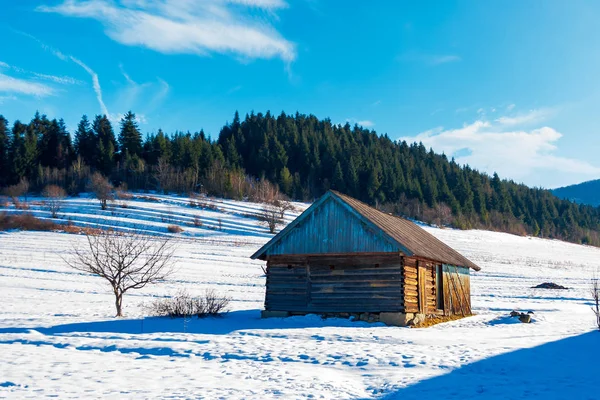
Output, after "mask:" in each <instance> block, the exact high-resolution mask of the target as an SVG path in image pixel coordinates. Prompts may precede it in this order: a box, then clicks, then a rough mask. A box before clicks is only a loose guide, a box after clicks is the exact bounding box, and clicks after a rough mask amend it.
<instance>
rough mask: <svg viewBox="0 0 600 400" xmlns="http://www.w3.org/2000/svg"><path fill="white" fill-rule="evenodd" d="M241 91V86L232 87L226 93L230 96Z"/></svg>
mask: <svg viewBox="0 0 600 400" xmlns="http://www.w3.org/2000/svg"><path fill="white" fill-rule="evenodd" d="M241 89H242V85H237V86H234V87H232V88H231V89H229V90H228V91H227V94H232V93H235V92H237V91H240V90H241Z"/></svg>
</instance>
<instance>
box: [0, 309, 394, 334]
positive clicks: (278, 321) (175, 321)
mask: <svg viewBox="0 0 600 400" xmlns="http://www.w3.org/2000/svg"><path fill="white" fill-rule="evenodd" d="M376 326H383V324H380V323H377V324H373V323H367V322H360V321H351V320H349V319H341V318H328V319H323V318H321V317H320V316H317V315H307V316H298V317H288V318H267V319H263V318H261V317H260V310H258V309H254V310H242V311H232V312H229V313H226V314H224V315H223V316H220V317H206V318H197V317H191V318H185V319H184V318H169V317H149V318H141V319H117V318H115V319H111V320H105V321H93V322H78V323H72V324H61V325H55V326H50V327H24V328H0V334H3V333H27V332H29V331H37V332H40V333H42V334H44V335H68V334H72V333H115V334H132V335H134V334H135V335H137V334H152V333H191V334H207V335H226V334H230V333H232V332H235V331H241V330H249V329H304V328H323V327H350V328H373V327H376Z"/></svg>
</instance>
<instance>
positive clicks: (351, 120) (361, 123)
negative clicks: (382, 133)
mask: <svg viewBox="0 0 600 400" xmlns="http://www.w3.org/2000/svg"><path fill="white" fill-rule="evenodd" d="M346 122H348V123H350V124H356V125H359V126H362V127H363V128H372V127H374V126H375V123H374V122H373V121H370V120H368V119H363V120H360V121H359V120H357V119H356V118H346Z"/></svg>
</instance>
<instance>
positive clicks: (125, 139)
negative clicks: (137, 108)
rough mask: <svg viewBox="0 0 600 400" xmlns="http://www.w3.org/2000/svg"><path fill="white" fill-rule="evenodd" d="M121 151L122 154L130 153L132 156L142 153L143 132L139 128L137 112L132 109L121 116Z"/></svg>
mask: <svg viewBox="0 0 600 400" xmlns="http://www.w3.org/2000/svg"><path fill="white" fill-rule="evenodd" d="M119 151H120V152H121V154H125V153H129V155H130V156H134V155H136V156H138V157H139V156H141V154H142V134H141V132H140V131H139V129H138V124H137V121H136V119H135V114H134V113H132V112H131V111H129V112H127V114H125V115H124V116H123V118H121V132H120V133H119Z"/></svg>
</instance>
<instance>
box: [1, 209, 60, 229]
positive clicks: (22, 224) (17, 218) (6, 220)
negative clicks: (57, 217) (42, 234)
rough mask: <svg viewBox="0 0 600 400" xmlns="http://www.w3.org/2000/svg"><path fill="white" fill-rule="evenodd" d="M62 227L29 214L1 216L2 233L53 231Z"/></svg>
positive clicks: (3, 214)
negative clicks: (10, 231) (13, 231)
mask: <svg viewBox="0 0 600 400" xmlns="http://www.w3.org/2000/svg"><path fill="white" fill-rule="evenodd" d="M61 226H62V225H59V224H56V223H54V222H52V221H47V220H43V219H39V218H36V217H34V216H33V215H31V214H29V213H25V214H14V215H11V214H8V213H2V214H0V231H8V230H11V229H18V230H22V231H53V230H56V229H59V228H60V227H61Z"/></svg>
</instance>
